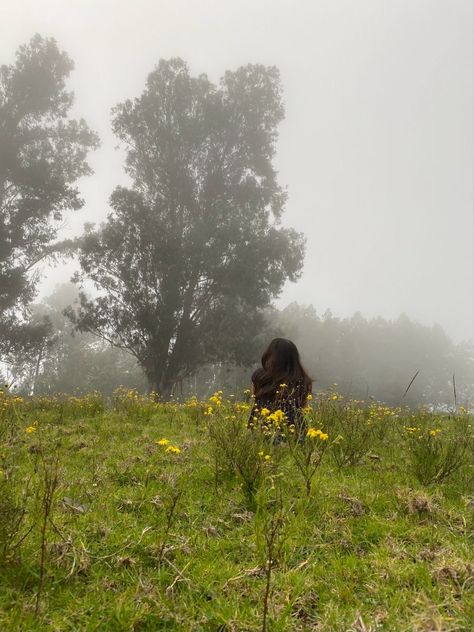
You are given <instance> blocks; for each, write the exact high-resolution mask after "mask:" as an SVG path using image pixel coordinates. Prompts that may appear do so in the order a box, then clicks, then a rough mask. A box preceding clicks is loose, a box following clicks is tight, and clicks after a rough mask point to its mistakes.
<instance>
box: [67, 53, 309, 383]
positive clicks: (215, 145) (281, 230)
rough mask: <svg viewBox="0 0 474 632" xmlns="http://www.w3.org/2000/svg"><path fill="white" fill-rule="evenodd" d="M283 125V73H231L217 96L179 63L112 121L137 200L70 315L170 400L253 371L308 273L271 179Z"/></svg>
mask: <svg viewBox="0 0 474 632" xmlns="http://www.w3.org/2000/svg"><path fill="white" fill-rule="evenodd" d="M283 116H284V109H283V103H282V94H281V84H280V79H279V73H278V70H277V69H276V68H274V67H264V66H261V65H248V66H245V67H241V68H239V69H237V70H236V71H235V72H230V71H228V72H226V73H225V75H224V76H223V78H222V79H221V81H220V84H219V85H218V86H216V85H214V84H212V83H211V82H210V81H209V79H208V78H207V76H206V75H200V76H198V77H192V76H191V75H190V73H189V70H188V67H187V65H186V64H185V62H184V61H182V60H181V59H171V60H169V61H165V60H161V61H160V63H159V64H158V66H157V67H156V68H155V70H154V71H153V72H152V73H151V74H150V75H149V76H148V79H147V82H146V87H145V90H144V92H143V94H142V95H141V96H140V97H138V98H136V99H134V100H127V101H125V102H124V103H121V104H119V105H118V106H117V107H116V108H115V109H114V111H113V129H114V132H115V134H116V135H117V136H118V138H119V139H120V140H121V141H122V142H123V143H124V145H125V148H126V152H127V158H126V171H127V173H128V175H129V176H130V178H131V181H132V186H131V187H123V186H119V187H117V188H116V189H115V191H114V192H113V194H112V196H111V207H112V211H111V212H110V214H109V215H108V219H107V222H105V223H104V224H102V226H101V227H100V228H98V229H95V228H93V227H89V229H88V231H87V232H86V234H85V235H84V238H83V243H82V248H81V251H80V264H81V269H82V272H81V274H79V275H78V276H77V279H76V280H77V281H79V282H80V281H81V280H82V279H84V278H89V279H92V281H93V282H94V283H95V285H96V288H97V289H98V290H99V296H98V297H97V298H95V299H92V300H89V299H87V298H86V296H85V295H84V294H82V298H81V306H80V309H79V311H78V312H74V311H73V310H72V309H71V310H70V312H69V315H70V316H71V318H72V319H73V320H74V322H75V323H76V325H77V326H78V327H79V328H80V329H81V330H86V331H91V332H94V333H95V334H96V335H99V336H101V337H103V338H104V339H106V340H109V341H110V342H111V343H112V344H114V345H116V346H119V347H121V348H123V349H126V350H128V351H129V352H130V353H132V354H133V355H134V356H135V357H136V358H137V360H138V361H139V363H140V365H141V366H142V368H143V370H144V372H145V374H146V376H147V379H148V381H149V384H150V386H151V387H152V388H154V389H155V390H157V391H158V392H159V393H160V394H163V395H166V394H168V393H169V392H170V389H171V388H172V386H173V384H174V383H175V382H176V381H178V380H181V379H183V378H185V377H186V376H189V375H191V374H192V373H193V372H194V371H195V370H196V369H197V368H198V367H199V366H201V365H203V364H205V363H207V362H209V361H211V360H218V359H226V360H229V361H233V362H237V363H242V362H249V361H250V360H251V359H253V350H252V342H253V340H254V339H255V337H256V336H257V335H258V334H259V332H261V331H262V328H263V325H264V318H263V314H262V310H263V309H264V308H265V307H266V306H267V305H268V304H269V303H270V301H271V299H272V298H273V297H274V296H275V295H277V294H278V293H279V292H280V290H281V289H282V286H283V284H284V282H285V281H286V280H287V279H290V280H293V281H294V280H296V279H297V278H298V276H299V273H300V271H301V268H302V261H303V254H304V238H303V236H302V235H301V234H298V233H297V232H296V231H295V230H293V229H291V228H286V227H283V226H281V224H280V220H281V217H282V213H283V210H284V204H285V200H286V193H285V191H284V190H283V188H282V187H281V186H280V184H279V183H278V180H277V173H276V171H275V168H274V166H273V158H274V155H275V147H276V141H277V128H278V124H279V123H280V121H281V120H282V118H283Z"/></svg>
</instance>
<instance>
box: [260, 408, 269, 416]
mask: <svg viewBox="0 0 474 632" xmlns="http://www.w3.org/2000/svg"><path fill="white" fill-rule="evenodd" d="M260 414H261V415H262V417H267V416H268V415H269V414H270V411H269V410H268V408H262V410H261V411H260Z"/></svg>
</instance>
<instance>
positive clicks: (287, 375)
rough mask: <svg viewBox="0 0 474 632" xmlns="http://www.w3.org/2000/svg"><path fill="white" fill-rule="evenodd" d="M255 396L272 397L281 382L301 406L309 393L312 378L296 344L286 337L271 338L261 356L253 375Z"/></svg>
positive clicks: (257, 397)
mask: <svg viewBox="0 0 474 632" xmlns="http://www.w3.org/2000/svg"><path fill="white" fill-rule="evenodd" d="M252 382H253V385H254V392H255V398H256V399H257V400H258V399H266V398H273V397H275V395H276V391H277V390H278V389H279V386H280V384H283V383H284V384H286V385H287V386H286V392H287V393H292V395H293V397H294V398H295V400H296V403H297V405H298V406H303V405H304V403H305V401H306V398H307V396H308V393H310V392H311V385H312V382H313V380H312V379H311V378H310V377H309V375H308V374H307V373H306V371H305V369H304V368H303V365H302V364H301V360H300V354H299V352H298V349H297V348H296V345H295V343H294V342H292V341H291V340H287V339H286V338H273V340H272V341H271V342H270V344H269V345H268V347H267V349H266V350H265V351H264V353H263V355H262V367H261V368H260V369H257V370H256V371H255V372H254V374H253V375H252Z"/></svg>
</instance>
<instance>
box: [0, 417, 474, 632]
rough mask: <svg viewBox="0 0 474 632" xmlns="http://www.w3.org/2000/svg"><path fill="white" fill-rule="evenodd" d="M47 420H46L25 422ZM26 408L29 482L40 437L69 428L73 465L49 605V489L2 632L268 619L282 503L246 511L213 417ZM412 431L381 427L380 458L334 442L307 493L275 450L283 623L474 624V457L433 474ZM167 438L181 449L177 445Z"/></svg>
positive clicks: (3, 613) (64, 456)
mask: <svg viewBox="0 0 474 632" xmlns="http://www.w3.org/2000/svg"><path fill="white" fill-rule="evenodd" d="M34 421H38V422H39V423H38V430H37V431H36V432H32V433H31V434H27V433H25V431H24V428H25V427H27V426H28V425H29V424H31V423H32V422H34ZM15 423H16V424H17V426H18V432H19V434H18V439H17V442H16V443H15V448H14V449H15V450H16V452H15V463H14V468H13V470H12V472H14V473H15V480H16V481H17V483H16V484H17V487H16V488H15V489H16V493H17V494H19V493H20V489H21V482H23V484H26V483H25V481H26V480H27V479H28V477H31V476H32V479H31V480H32V485H37V486H40V482H39V478H40V473H39V471H38V472H37V473H36V474H35V473H34V468H35V464H36V467H38V450H42V451H43V452H44V453H49V452H53V451H54V447H53V446H54V445H55V441H59V447H58V448H57V450H58V452H59V456H60V478H59V487H58V489H57V490H56V493H55V501H54V506H53V514H52V522H51V523H50V524H49V525H48V531H47V558H46V574H45V585H44V592H43V595H42V598H41V603H40V606H41V607H40V612H39V615H38V616H35V601H36V593H37V588H38V581H39V572H40V570H39V568H40V529H39V525H40V517H41V503H40V502H35V499H34V497H33V496H31V497H30V498H29V499H27V501H25V502H26V506H27V510H28V514H27V517H26V520H25V527H27V526H29V524H30V522H31V523H32V524H33V523H34V527H33V530H32V532H31V533H30V535H29V536H28V537H27V538H25V540H24V541H23V543H22V544H21V546H19V547H18V548H16V549H15V550H14V552H13V553H11V554H10V555H8V556H7V559H6V561H5V563H4V564H3V565H2V567H1V569H0V630H2V632H7V631H10V630H11V631H13V630H14V631H19V632H20V631H27V630H28V631H36V630H38V631H42V630H48V631H71V632H72V631H77V630H84V631H86V630H87V631H93V630H94V631H100V632H102V631H117V632H119V631H124V632H125V631H158V630H167V631H170V632H171V631H176V632H178V631H188V630H189V631H196V632H197V631H202V632H230V631H246V630H248V631H251V630H255V631H256V630H260V629H261V617H262V607H263V593H264V588H265V577H264V566H265V559H264V558H265V555H264V552H263V551H262V547H261V539H259V537H258V534H259V532H261V529H262V528H263V529H265V524H266V523H265V520H266V516H267V512H266V510H265V509H264V505H263V504H262V503H263V501H261V496H257V513H256V514H255V512H254V511H250V510H249V506H248V504H247V503H246V501H245V499H244V495H243V494H242V490H241V488H240V485H239V480H238V478H236V477H235V476H233V475H232V473H231V472H228V471H226V469H225V464H224V463H221V464H220V466H221V467H220V470H219V473H218V478H217V480H216V476H215V471H214V456H213V453H212V451H211V448H210V439H209V436H208V433H207V431H206V429H205V426H206V424H209V423H212V421H211V420H208V419H206V418H205V417H202V418H201V419H200V420H198V422H195V421H194V420H191V419H190V417H189V415H188V413H187V412H185V411H184V410H177V411H175V410H172V409H166V407H162V409H159V408H157V410H156V411H155V412H153V410H151V411H147V413H146V414H143V415H140V414H139V413H137V414H134V413H130V414H129V415H127V414H126V412H120V413H119V412H114V411H107V410H105V411H103V412H99V413H97V414H96V415H95V416H92V417H87V416H85V417H83V416H82V415H81V413H80V412H79V413H74V414H69V413H68V411H67V410H66V411H64V410H63V411H62V412H61V414H59V413H58V412H57V411H56V412H54V411H51V410H48V409H47V407H45V410H42V411H41V410H40V408H39V407H37V408H35V407H34V406H30V407H28V406H25V408H24V410H20V409H19V408H18V410H17V416H16V421H15ZM214 423H216V422H214ZM383 423H386V424H389V425H394V423H395V422H393V421H392V420H390V419H387V420H385V421H384V422H383ZM399 436H400V434H399V432H398V430H396V429H395V428H389V429H388V431H386V432H385V431H384V432H381V433H379V436H374V437H373V445H371V446H370V447H371V451H372V452H373V453H375V454H376V455H377V456H378V457H379V458H373V457H372V458H371V457H370V456H366V457H365V458H364V459H362V461H361V462H360V463H359V464H357V465H353V466H346V467H342V468H339V467H337V465H336V463H335V461H334V459H333V458H332V457H331V454H330V450H328V453H327V455H325V458H324V459H323V463H322V465H321V467H320V468H319V470H318V471H317V473H316V477H315V479H314V483H313V490H312V494H311V496H310V498H309V499H307V498H306V496H305V492H304V484H303V481H302V479H301V477H300V476H299V475H298V473H297V471H296V468H295V467H294V464H293V463H292V462H291V459H290V458H289V455H288V450H287V448H286V447H285V446H280V447H278V449H277V450H275V451H274V453H273V454H274V458H273V459H272V461H271V462H270V463H269V464H268V466H267V469H266V470H265V472H266V476H264V479H263V488H264V490H265V489H266V490H268V489H270V487H271V481H272V480H273V481H275V480H276V481H279V480H281V481H282V484H281V485H282V490H283V504H284V507H285V508H286V516H285V526H284V531H283V535H282V538H281V551H280V553H279V555H278V558H277V559H276V561H275V565H274V568H273V572H272V590H271V599H270V611H269V618H270V620H269V625H268V629H269V630H271V631H274V632H277V631H280V632H283V631H289V630H290V631H293V630H294V631H300V630H301V631H304V630H307V631H310V630H312V631H327V632H331V631H334V632H344V631H346V630H356V631H359V632H362V631H363V630H373V631H375V630H387V631H389V632H402V631H403V632H412V631H415V630H420V631H422V630H425V631H427V632H428V631H434V630H439V631H441V630H443V631H445V632H447V631H454V630H458V631H466V632H467V631H469V630H472V629H473V625H472V622H473V603H474V595H473V585H474V560H473V555H472V543H473V542H472V508H471V507H472V504H471V505H470V504H469V503H470V502H471V503H472V493H473V492H472V488H471V479H472V464H471V463H470V462H469V461H466V463H465V464H464V466H463V467H462V468H460V469H459V470H458V471H457V472H456V473H455V474H453V476H451V477H450V478H449V479H448V480H446V482H444V483H442V484H438V485H431V486H422V485H421V484H420V483H419V482H418V481H417V479H416V478H415V477H414V475H413V473H412V470H411V469H410V467H409V460H408V454H407V452H406V450H405V448H404V445H403V444H402V443H401V442H400V440H399ZM162 437H166V438H168V439H170V441H171V442H172V443H173V444H174V445H176V446H179V447H180V448H181V453H180V454H179V455H173V454H167V453H166V452H165V449H164V448H163V447H162V446H159V445H157V444H156V441H157V440H159V439H160V438H162ZM9 440H10V439H8V438H5V437H4V439H3V441H4V449H6V448H7V447H8V441H9ZM3 457H4V458H8V457H5V454H4V455H3ZM278 473H281V474H282V476H280V477H278V476H277V475H278ZM275 476H276V478H275ZM11 484H12V485H13V483H11ZM5 485H6V483H5V482H4V486H3V487H2V489H3V490H5V489H6V487H5ZM176 490H180V492H181V496H180V497H179V500H178V503H177V507H176V514H175V520H174V522H173V524H172V525H171V528H170V530H169V534H168V536H167V537H166V538H164V536H163V534H164V531H165V522H166V507H167V506H169V502H170V498H171V497H172V496H173V494H174V493H175V491H176ZM270 491H271V490H270ZM262 493H263V492H262ZM259 498H260V500H259ZM63 499H66V501H63ZM253 509H255V507H254V508H253ZM259 530H260V531H259ZM164 540H165V541H164ZM163 542H164V549H163V556H162V560H161V563H160V561H159V557H160V550H161V548H162V546H163Z"/></svg>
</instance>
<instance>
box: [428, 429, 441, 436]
mask: <svg viewBox="0 0 474 632" xmlns="http://www.w3.org/2000/svg"><path fill="white" fill-rule="evenodd" d="M440 432H441V428H434V429H433V430H430V436H431V437H436V435H438V434H439V433H440Z"/></svg>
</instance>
